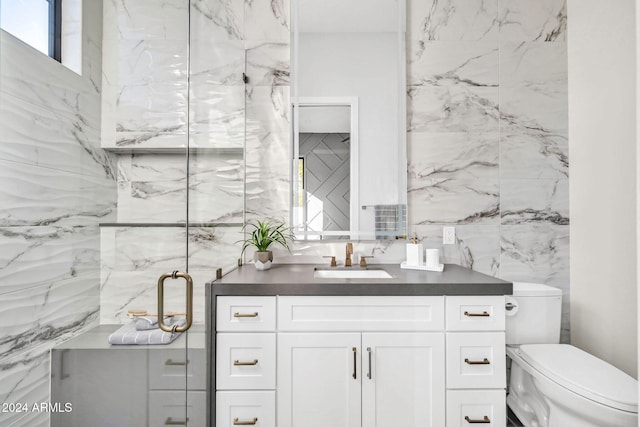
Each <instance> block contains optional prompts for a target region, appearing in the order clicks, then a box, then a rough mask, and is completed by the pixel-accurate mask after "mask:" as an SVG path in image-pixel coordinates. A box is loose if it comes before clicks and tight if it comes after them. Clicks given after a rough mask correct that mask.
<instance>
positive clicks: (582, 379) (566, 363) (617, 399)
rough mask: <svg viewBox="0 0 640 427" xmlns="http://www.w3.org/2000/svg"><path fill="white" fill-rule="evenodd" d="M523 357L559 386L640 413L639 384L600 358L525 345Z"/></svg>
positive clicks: (559, 346)
mask: <svg viewBox="0 0 640 427" xmlns="http://www.w3.org/2000/svg"><path fill="white" fill-rule="evenodd" d="M518 354H519V355H520V357H521V358H522V359H523V360H524V361H525V362H527V363H528V364H529V365H531V366H532V367H533V368H534V369H536V370H538V371H539V372H540V373H542V374H543V375H545V376H546V377H547V378H549V379H550V380H552V381H553V382H555V383H557V384H559V385H560V386H562V387H564V388H566V389H568V390H570V391H572V392H574V393H576V394H578V395H580V396H583V397H585V398H587V399H590V400H593V401H596V402H598V403H600V404H602V405H606V406H609V407H612V408H615V409H619V410H622V411H627V412H632V413H637V412H638V404H637V402H638V389H637V387H638V383H637V381H636V380H635V379H633V378H632V377H631V376H629V375H627V374H625V373H624V372H622V371H621V370H619V369H618V368H616V367H614V366H612V365H610V364H608V363H607V362H605V361H603V360H601V359H598V358H597V357H595V356H593V355H591V354H589V353H587V352H585V351H582V350H580V349H579V348H577V347H574V346H571V345H567V344H525V345H521V346H520V348H519V351H518Z"/></svg>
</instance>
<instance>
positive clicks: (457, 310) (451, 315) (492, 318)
mask: <svg viewBox="0 0 640 427" xmlns="http://www.w3.org/2000/svg"><path fill="white" fill-rule="evenodd" d="M446 304H447V330H448V331H504V330H505V310H504V304H505V299H504V295H497V296H493V295H492V296H452V297H446Z"/></svg>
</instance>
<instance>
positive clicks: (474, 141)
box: [408, 0, 569, 341]
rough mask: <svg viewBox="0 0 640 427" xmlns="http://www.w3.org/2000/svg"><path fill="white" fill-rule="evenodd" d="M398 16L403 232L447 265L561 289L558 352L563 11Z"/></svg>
mask: <svg viewBox="0 0 640 427" xmlns="http://www.w3.org/2000/svg"><path fill="white" fill-rule="evenodd" d="M409 14H410V18H409V21H408V22H409V29H408V46H409V51H408V70H409V79H408V80H409V88H408V94H409V117H408V118H409V120H408V122H409V126H408V153H409V155H408V158H409V210H410V223H411V224H412V226H413V227H414V231H415V232H416V233H417V234H418V236H419V237H421V238H422V239H426V240H427V241H428V242H429V243H427V245H429V246H436V247H438V246H439V247H441V248H442V249H443V250H444V255H445V260H447V261H449V262H456V263H459V264H462V265H467V266H470V267H472V268H474V269H477V270H479V271H483V272H486V273H489V274H492V275H496V276H499V277H502V278H505V279H509V280H514V281H534V282H542V283H546V284H549V285H552V286H557V287H559V288H561V289H562V290H563V292H564V300H565V303H564V308H563V311H564V312H563V332H562V339H563V341H568V338H569V335H568V334H569V316H568V309H569V304H568V298H569V193H568V190H569V186H568V184H569V180H568V178H569V161H568V143H567V52H566V20H567V14H566V2H565V1H564V0H544V1H527V0H494V1H484V0H482V1H481V0H474V1H458V0H449V1H438V0H433V1H427V2H423V1H409ZM442 225H455V226H456V234H457V239H456V240H457V241H456V245H454V246H453V247H449V246H445V247H442V245H441V244H440V241H439V240H438V236H440V235H441V228H442V227H441V226H442ZM434 234H435V236H434Z"/></svg>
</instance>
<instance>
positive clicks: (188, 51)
mask: <svg viewBox="0 0 640 427" xmlns="http://www.w3.org/2000/svg"><path fill="white" fill-rule="evenodd" d="M221 13H225V12H224V8H222V9H220V4H218V2H212V1H208V2H204V1H198V0H191V1H188V0H168V1H165V2H162V5H159V4H158V2H157V1H155V0H142V1H141V0H130V1H128V0H125V1H119V2H105V4H104V28H103V31H104V46H103V49H104V50H103V56H102V60H103V68H104V75H105V77H104V79H103V88H102V90H103V102H102V141H101V142H102V147H103V149H105V150H106V151H105V152H106V153H107V155H108V156H109V157H110V159H111V160H112V162H113V166H114V167H113V169H114V178H115V189H114V190H115V191H114V200H113V206H114V211H115V214H114V215H113V218H112V219H111V220H109V221H103V222H101V223H100V229H99V230H100V253H99V259H100V289H99V306H98V310H97V313H98V314H97V319H96V322H94V323H92V325H91V327H87V328H86V330H83V331H82V333H80V334H78V335H77V336H76V337H74V338H72V339H70V340H65V341H64V342H62V343H60V344H58V345H56V346H55V347H54V348H53V350H52V353H51V354H52V356H51V390H52V396H51V401H52V402H57V403H58V404H59V405H60V406H61V407H62V406H64V405H66V404H67V403H68V404H70V405H71V407H72V408H73V410H72V411H69V412H65V411H60V412H57V413H52V414H51V418H50V419H51V425H53V426H58V425H59V426H86V425H92V426H102V425H104V426H111V425H132V426H133V425H135V426H147V425H148V426H155V425H189V426H204V425H205V424H206V417H207V410H206V408H207V404H206V357H205V354H206V352H205V341H204V337H205V335H204V324H205V306H204V301H205V298H204V293H205V283H206V282H208V281H210V280H212V279H214V278H215V276H216V271H217V270H218V269H221V270H222V272H225V273H226V272H227V271H229V270H230V269H232V268H233V267H234V266H236V265H237V259H238V257H239V252H240V250H239V247H238V245H236V244H235V242H236V241H237V240H238V239H240V238H241V237H242V233H241V229H242V225H243V221H244V212H245V202H244V189H245V183H244V176H245V172H244V169H245V167H244V145H245V96H246V93H245V80H246V69H245V63H246V59H245V57H246V54H245V46H244V42H243V40H241V39H240V38H239V36H238V35H236V34H234V33H232V32H231V33H230V32H228V31H227V30H226V28H223V27H221V26H220V25H219V22H218V20H215V19H211V18H212V16H214V15H216V14H218V15H220V14H221ZM229 13H230V12H229ZM227 18H228V19H232V18H234V15H233V14H232V13H230V15H229V16H228V17H227ZM228 19H227V20H226V21H225V22H228ZM116 171H117V172H116ZM173 271H179V272H181V273H186V274H188V275H189V276H190V277H191V278H192V280H193V326H192V327H191V328H190V329H189V330H188V331H186V332H184V333H182V334H181V335H179V336H178V337H177V339H175V341H173V342H171V343H170V344H168V345H110V344H109V343H108V342H107V339H108V337H109V336H110V334H112V333H113V332H114V331H116V330H118V329H119V328H121V327H122V326H123V325H130V324H132V322H133V320H132V319H131V316H132V314H131V313H130V311H132V310H143V311H147V312H148V313H151V314H156V313H157V312H158V278H159V277H160V276H161V275H163V274H170V273H172V272H173ZM163 289H164V298H163V301H164V312H165V313H182V312H185V307H186V305H187V304H186V291H185V289H186V282H185V280H183V279H182V278H180V277H178V278H176V279H173V278H171V277H169V278H167V279H166V280H165V281H164V287H163ZM182 317H183V315H182V314H178V315H176V316H175V317H171V318H169V319H167V320H166V322H167V323H169V322H171V321H175V319H180V318H182ZM133 333H134V334H135V333H136V332H133Z"/></svg>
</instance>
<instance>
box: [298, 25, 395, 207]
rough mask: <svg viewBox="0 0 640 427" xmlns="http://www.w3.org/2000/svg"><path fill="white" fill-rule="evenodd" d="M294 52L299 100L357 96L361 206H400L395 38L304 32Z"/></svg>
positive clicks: (386, 34) (384, 34) (392, 36)
mask: <svg viewBox="0 0 640 427" xmlns="http://www.w3.org/2000/svg"><path fill="white" fill-rule="evenodd" d="M298 52H299V57H300V61H299V64H298V73H299V77H298V96H300V97H321V96H325V97H330V96H357V97H358V100H359V106H358V108H359V126H358V129H359V144H360V149H359V151H360V153H359V161H360V163H359V168H360V171H359V182H361V183H362V182H366V183H368V185H366V186H361V187H360V199H359V200H360V204H361V205H376V204H397V203H400V201H399V199H398V185H397V177H398V154H399V153H398V148H397V144H396V141H397V140H398V134H397V129H398V113H397V111H398V105H399V99H398V96H399V95H398V90H397V89H398V86H397V84H396V82H397V80H398V77H397V76H398V72H399V64H398V62H399V61H398V58H397V54H398V53H397V52H398V38H397V34H395V33H376V34H373V33H340V34H337V33H336V34H327V33H304V34H300V47H299V50H298ZM381 58H384V60H381Z"/></svg>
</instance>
